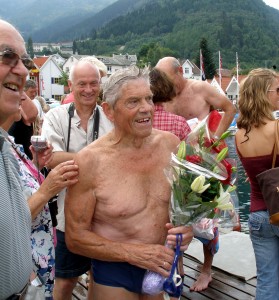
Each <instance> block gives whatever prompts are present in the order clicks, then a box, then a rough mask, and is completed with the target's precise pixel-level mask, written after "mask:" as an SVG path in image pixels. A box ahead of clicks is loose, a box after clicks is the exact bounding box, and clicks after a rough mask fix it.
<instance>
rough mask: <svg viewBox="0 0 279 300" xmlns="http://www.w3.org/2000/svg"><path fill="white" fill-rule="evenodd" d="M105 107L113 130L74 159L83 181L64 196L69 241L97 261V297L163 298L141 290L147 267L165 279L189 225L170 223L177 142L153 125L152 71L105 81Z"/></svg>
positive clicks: (130, 71)
mask: <svg viewBox="0 0 279 300" xmlns="http://www.w3.org/2000/svg"><path fill="white" fill-rule="evenodd" d="M103 91H104V94H103V95H104V99H105V102H104V103H103V109H104V112H105V114H106V116H107V117H108V119H109V120H111V121H112V122H113V123H114V126H115V128H114V130H112V131H111V132H109V133H108V134H106V135H105V136H103V137H101V138H100V139H98V140H97V141H95V142H93V143H92V144H90V145H89V146H87V147H86V148H84V149H83V150H81V151H80V152H79V153H78V154H77V156H76V161H77V162H78V164H79V171H80V173H79V174H80V177H79V182H78V184H76V185H75V186H74V187H73V188H71V189H69V190H68V193H67V196H66V205H65V214H66V235H65V236H66V242H67V245H68V247H69V248H70V249H71V250H72V251H73V252H75V253H78V254H80V255H84V256H88V257H91V258H93V261H92V266H93V274H94V286H93V293H94V296H93V299H94V300H103V299H107V300H113V299H125V300H137V299H145V300H147V299H163V296H162V294H161V295H156V296H147V295H142V282H143V277H144V274H145V272H146V270H152V271H154V272H158V273H160V274H161V275H163V276H165V277H167V276H168V275H169V271H170V269H171V264H172V261H173V258H174V251H173V250H172V249H170V248H168V247H165V246H164V243H165V241H166V239H167V240H168V242H169V243H170V244H172V245H173V244H175V241H176V236H175V234H176V233H182V234H183V247H182V250H185V248H186V247H185V246H186V244H188V243H189V242H190V241H191V239H192V231H191V229H190V228H186V227H177V228H172V226H171V225H170V224H169V214H168V207H169V200H170V192H171V188H170V184H169V182H168V181H167V178H166V176H165V174H164V168H165V167H166V166H168V164H169V161H170V155H171V152H172V151H175V150H176V147H177V145H178V144H179V139H178V138H177V137H176V136H175V135H173V134H172V133H169V132H165V131H160V130H156V129H153V128H152V122H153V112H154V105H153V101H152V93H151V90H150V83H149V76H148V72H142V71H140V70H139V69H138V68H137V67H135V66H133V67H131V68H128V69H124V70H119V71H117V72H116V73H114V74H113V75H111V77H110V78H109V79H108V81H107V82H106V83H105V84H104V87H103Z"/></svg>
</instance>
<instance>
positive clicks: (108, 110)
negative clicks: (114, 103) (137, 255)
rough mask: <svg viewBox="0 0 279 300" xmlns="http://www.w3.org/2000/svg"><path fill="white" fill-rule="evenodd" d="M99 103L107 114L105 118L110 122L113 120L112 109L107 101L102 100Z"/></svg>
mask: <svg viewBox="0 0 279 300" xmlns="http://www.w3.org/2000/svg"><path fill="white" fill-rule="evenodd" d="M101 105H102V108H103V111H104V113H105V115H106V116H107V118H108V119H109V120H110V121H111V122H114V110H113V108H112V107H111V106H110V105H109V104H108V103H107V102H102V104H101Z"/></svg>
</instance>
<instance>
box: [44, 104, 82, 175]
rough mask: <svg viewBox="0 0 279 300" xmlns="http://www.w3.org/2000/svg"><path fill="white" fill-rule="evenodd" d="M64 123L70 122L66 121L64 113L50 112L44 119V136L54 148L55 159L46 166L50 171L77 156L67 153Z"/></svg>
mask: <svg viewBox="0 0 279 300" xmlns="http://www.w3.org/2000/svg"><path fill="white" fill-rule="evenodd" d="M63 122H68V120H67V119H64V115H63V112H62V111H60V112H58V111H56V112H55V110H54V111H49V112H48V113H47V114H46V115H45V117H44V122H43V127H42V135H44V136H45V137H46V138H47V140H48V142H49V143H50V144H51V145H52V146H53V157H52V159H51V160H50V161H49V162H48V164H47V165H46V167H47V168H49V169H53V168H55V167H56V166H57V165H59V164H60V163H62V162H64V161H67V160H73V159H74V158H75V155H76V153H72V152H67V151H66V145H65V140H67V139H68V137H67V136H65V135H66V134H65V132H63V130H62V124H61V123H63Z"/></svg>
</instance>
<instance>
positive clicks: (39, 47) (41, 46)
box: [33, 43, 61, 53]
mask: <svg viewBox="0 0 279 300" xmlns="http://www.w3.org/2000/svg"><path fill="white" fill-rule="evenodd" d="M51 48H52V49H56V50H59V51H60V48H61V44H53V43H52V44H51V43H33V50H34V52H35V53H36V52H42V51H43V50H44V49H48V50H51Z"/></svg>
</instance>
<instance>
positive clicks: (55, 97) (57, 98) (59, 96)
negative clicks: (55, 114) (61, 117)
mask: <svg viewBox="0 0 279 300" xmlns="http://www.w3.org/2000/svg"><path fill="white" fill-rule="evenodd" d="M51 98H53V99H55V100H58V101H61V95H52V96H51Z"/></svg>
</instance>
